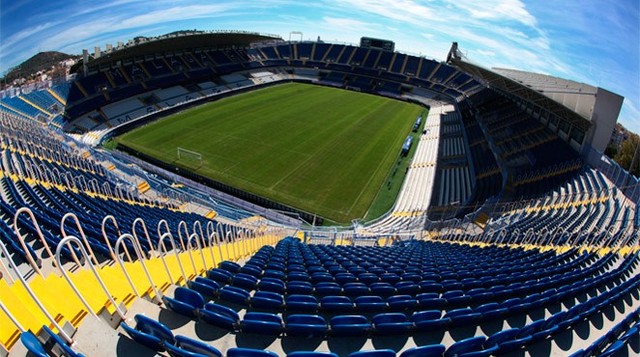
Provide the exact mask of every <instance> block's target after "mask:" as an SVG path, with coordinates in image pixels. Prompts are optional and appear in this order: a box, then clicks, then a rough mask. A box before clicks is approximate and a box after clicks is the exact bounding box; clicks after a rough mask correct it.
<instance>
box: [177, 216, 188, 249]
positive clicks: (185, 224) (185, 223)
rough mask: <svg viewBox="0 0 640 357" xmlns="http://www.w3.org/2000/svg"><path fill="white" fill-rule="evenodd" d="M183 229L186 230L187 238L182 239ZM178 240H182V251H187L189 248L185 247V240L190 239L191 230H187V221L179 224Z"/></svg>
mask: <svg viewBox="0 0 640 357" xmlns="http://www.w3.org/2000/svg"><path fill="white" fill-rule="evenodd" d="M181 228H183V229H184V235H185V238H182V231H181V230H180V229H181ZM178 238H180V246H181V247H182V250H186V249H187V248H186V247H185V246H184V241H185V239H189V228H187V222H185V221H180V223H178Z"/></svg>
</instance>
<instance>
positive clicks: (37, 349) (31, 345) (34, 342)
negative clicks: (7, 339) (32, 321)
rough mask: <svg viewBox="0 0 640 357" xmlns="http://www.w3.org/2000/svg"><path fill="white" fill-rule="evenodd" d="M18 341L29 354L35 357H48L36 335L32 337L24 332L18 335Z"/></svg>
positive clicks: (29, 332)
mask: <svg viewBox="0 0 640 357" xmlns="http://www.w3.org/2000/svg"><path fill="white" fill-rule="evenodd" d="M20 341H21V342H22V344H23V345H24V347H26V348H27V351H29V352H30V353H31V354H33V355H34V356H37V357H49V354H48V353H47V351H45V349H44V347H43V346H42V343H41V342H40V340H38V338H37V337H36V335H34V334H33V333H32V332H31V331H25V332H23V333H21V334H20Z"/></svg>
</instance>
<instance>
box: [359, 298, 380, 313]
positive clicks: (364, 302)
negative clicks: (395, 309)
mask: <svg viewBox="0 0 640 357" xmlns="http://www.w3.org/2000/svg"><path fill="white" fill-rule="evenodd" d="M354 303H355V307H356V310H358V311H360V312H381V311H384V310H385V309H386V308H387V303H386V302H385V301H384V300H383V299H382V297H381V296H373V295H367V296H358V297H356V298H355V299H354Z"/></svg>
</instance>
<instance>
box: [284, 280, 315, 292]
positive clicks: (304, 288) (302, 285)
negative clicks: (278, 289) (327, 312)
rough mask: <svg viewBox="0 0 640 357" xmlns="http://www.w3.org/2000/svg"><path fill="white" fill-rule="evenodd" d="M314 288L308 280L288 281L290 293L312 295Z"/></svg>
mask: <svg viewBox="0 0 640 357" xmlns="http://www.w3.org/2000/svg"><path fill="white" fill-rule="evenodd" d="M313 291H314V288H313V285H311V283H310V282H308V281H290V282H288V283H287V294H290V295H292V294H293V295H311V294H313Z"/></svg>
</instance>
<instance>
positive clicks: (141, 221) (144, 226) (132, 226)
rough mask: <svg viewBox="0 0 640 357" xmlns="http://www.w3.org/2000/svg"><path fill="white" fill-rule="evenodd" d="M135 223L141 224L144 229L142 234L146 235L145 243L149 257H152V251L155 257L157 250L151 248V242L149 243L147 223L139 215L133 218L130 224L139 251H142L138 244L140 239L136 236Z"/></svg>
mask: <svg viewBox="0 0 640 357" xmlns="http://www.w3.org/2000/svg"><path fill="white" fill-rule="evenodd" d="M137 223H140V224H142V230H143V231H144V234H145V236H146V237H147V243H148V244H149V254H148V256H149V257H153V255H154V253H156V257H157V252H155V251H154V249H153V243H151V236H149V231H148V230H147V224H146V223H144V220H143V219H142V218H140V217H137V218H136V219H134V220H133V223H132V224H131V233H132V234H133V236H134V237H135V238H136V243H138V248H140V251H142V246H141V245H140V239H139V238H138V233H137V232H136V224H137ZM143 253H144V252H143ZM145 256H147V255H146V254H145Z"/></svg>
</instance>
